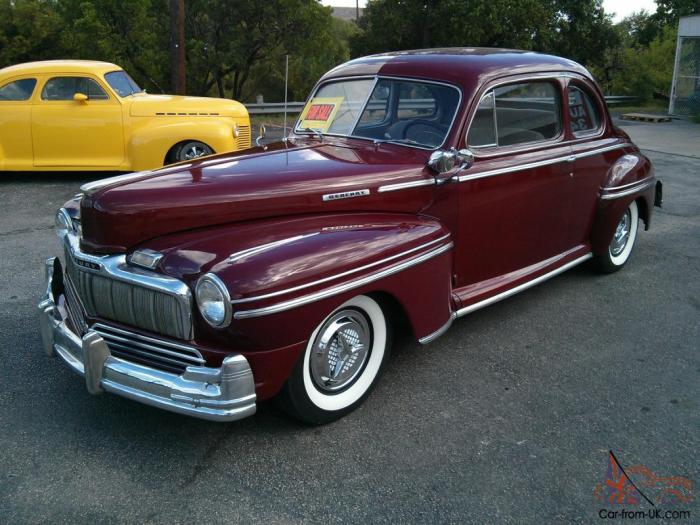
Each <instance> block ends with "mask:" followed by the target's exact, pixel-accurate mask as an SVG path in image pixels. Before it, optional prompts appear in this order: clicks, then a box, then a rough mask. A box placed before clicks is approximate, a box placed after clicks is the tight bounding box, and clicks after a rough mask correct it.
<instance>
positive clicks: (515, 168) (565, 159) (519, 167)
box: [457, 143, 630, 182]
mask: <svg viewBox="0 0 700 525" xmlns="http://www.w3.org/2000/svg"><path fill="white" fill-rule="evenodd" d="M629 145H630V144H628V143H623V144H613V145H612V146H606V147H604V148H598V149H594V150H591V151H585V152H583V153H577V154H575V155H565V156H561V157H554V158H552V159H545V160H540V161H537V162H528V163H526V164H518V165H516V166H508V167H506V168H498V169H495V170H489V171H482V172H481V173H474V174H472V175H470V174H466V175H460V176H459V177H458V178H457V180H458V181H459V182H465V181H468V180H475V179H483V178H485V177H493V176H495V175H503V174H506V173H513V172H515V171H522V170H528V169H533V168H540V167H542V166H549V165H550V164H558V163H560V162H573V161H575V160H577V159H582V158H585V157H590V156H593V155H598V154H599V153H605V152H607V151H613V150H616V149H621V148H625V147H628V146H629Z"/></svg>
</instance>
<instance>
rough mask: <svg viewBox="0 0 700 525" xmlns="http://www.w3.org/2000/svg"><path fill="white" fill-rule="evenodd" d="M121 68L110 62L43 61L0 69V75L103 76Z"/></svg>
mask: <svg viewBox="0 0 700 525" xmlns="http://www.w3.org/2000/svg"><path fill="white" fill-rule="evenodd" d="M121 69H122V68H121V67H119V66H118V65H116V64H111V63H110V62H98V61H96V60H43V61H41V62H26V63H24V64H17V65H14V66H9V67H6V68H3V69H0V75H2V76H5V75H10V74H11V75H24V74H32V73H36V74H39V73H96V74H104V73H107V72H109V71H116V70H121Z"/></svg>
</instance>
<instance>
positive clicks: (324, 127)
mask: <svg viewBox="0 0 700 525" xmlns="http://www.w3.org/2000/svg"><path fill="white" fill-rule="evenodd" d="M343 100H344V97H319V98H314V99H311V100H310V101H309V102H308V104H306V107H305V108H304V111H302V112H301V120H300V124H299V127H300V128H311V129H316V130H318V131H320V132H321V133H326V132H327V131H328V130H329V129H330V127H331V124H333V120H334V119H335V116H336V114H337V113H338V109H340V105H341V104H342V103H343Z"/></svg>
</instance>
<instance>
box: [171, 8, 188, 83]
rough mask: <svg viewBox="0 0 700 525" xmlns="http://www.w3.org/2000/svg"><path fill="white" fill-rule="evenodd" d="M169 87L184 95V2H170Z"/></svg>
mask: <svg viewBox="0 0 700 525" xmlns="http://www.w3.org/2000/svg"><path fill="white" fill-rule="evenodd" d="M170 85H171V87H172V90H173V91H174V92H175V94H176V95H184V94H185V92H186V86H185V0H170Z"/></svg>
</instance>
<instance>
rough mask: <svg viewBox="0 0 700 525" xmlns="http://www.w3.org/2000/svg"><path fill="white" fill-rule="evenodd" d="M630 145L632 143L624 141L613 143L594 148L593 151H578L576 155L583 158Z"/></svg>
mask: <svg viewBox="0 0 700 525" xmlns="http://www.w3.org/2000/svg"><path fill="white" fill-rule="evenodd" d="M629 146H631V144H630V143H625V142H623V143H622V144H613V145H612V146H605V147H604V148H598V149H592V150H591V151H584V152H583V153H576V155H574V157H576V158H577V159H583V158H586V157H592V156H593V155H598V154H599V153H605V152H607V151H613V150H616V149H622V148H627V147H629Z"/></svg>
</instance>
